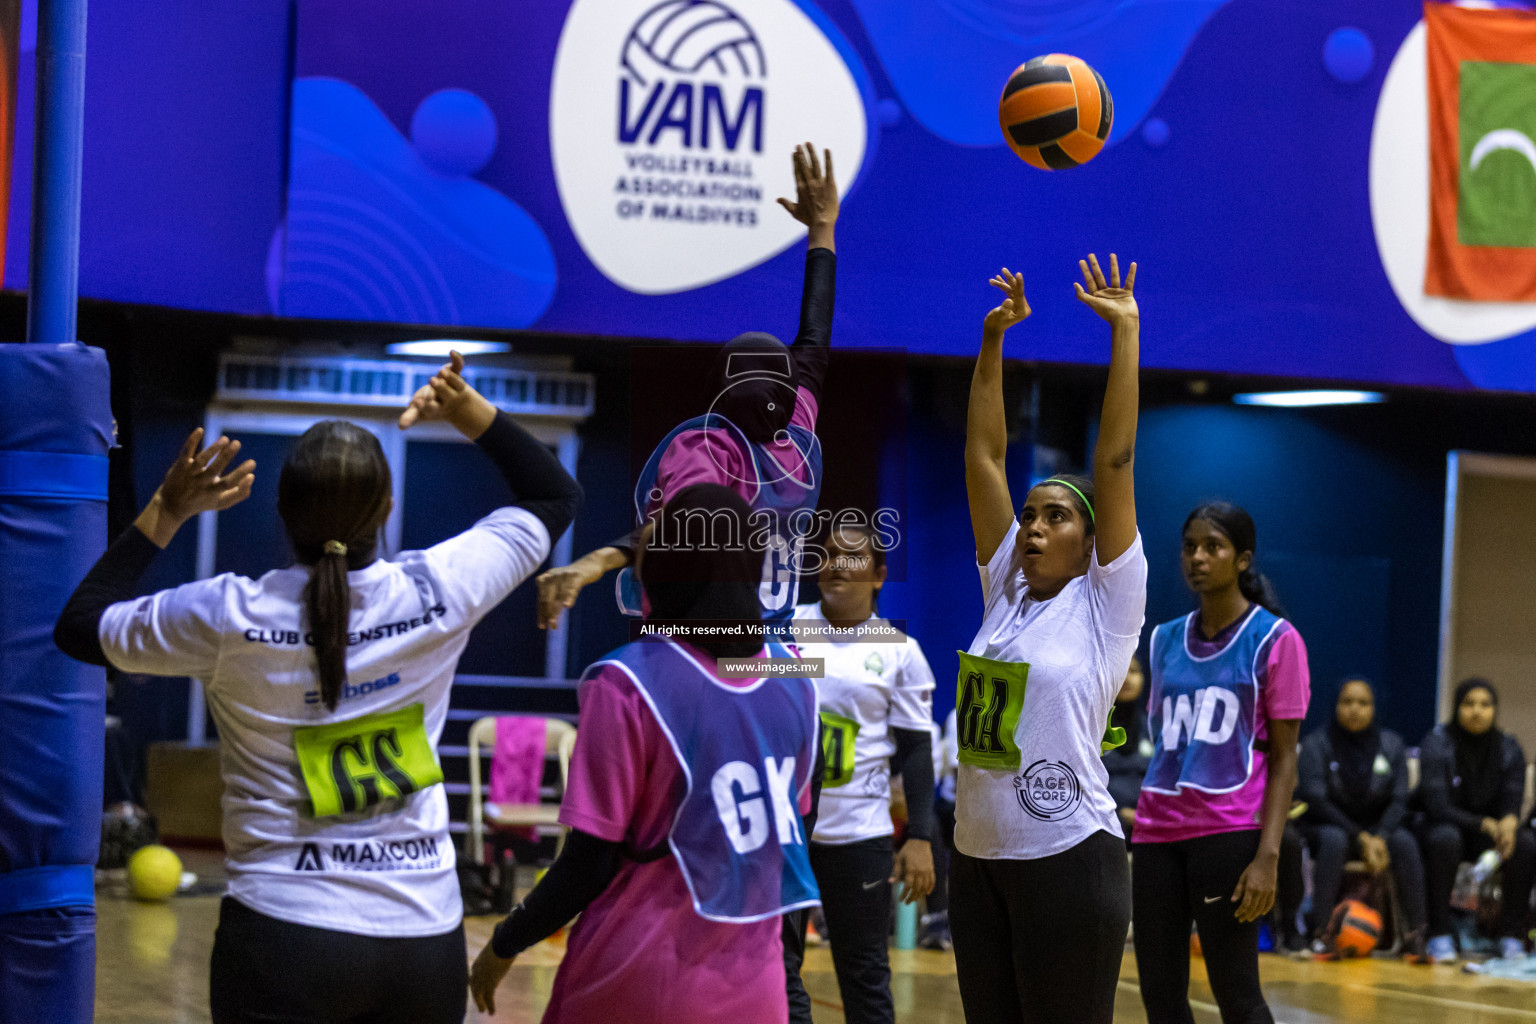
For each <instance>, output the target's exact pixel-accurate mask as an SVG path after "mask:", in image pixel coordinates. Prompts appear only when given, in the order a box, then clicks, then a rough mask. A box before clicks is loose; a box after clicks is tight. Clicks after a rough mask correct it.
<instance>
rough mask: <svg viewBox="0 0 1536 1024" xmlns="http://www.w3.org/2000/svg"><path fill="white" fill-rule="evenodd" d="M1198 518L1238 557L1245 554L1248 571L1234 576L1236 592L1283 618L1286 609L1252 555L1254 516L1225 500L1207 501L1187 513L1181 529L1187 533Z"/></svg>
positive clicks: (1254, 545) (1256, 544) (1255, 544)
mask: <svg viewBox="0 0 1536 1024" xmlns="http://www.w3.org/2000/svg"><path fill="white" fill-rule="evenodd" d="M1197 519H1201V520H1204V521H1205V522H1207V523H1210V524H1211V525H1212V526H1214V527H1215V528H1216V529H1217V530H1220V531H1221V533H1222V534H1223V535H1225V536H1226V538H1227V539H1228V540H1230V541H1231V542H1232V546H1233V547H1234V548H1236V549H1237V553H1238V554H1239V555H1241V554H1243V553H1244V552H1246V553H1247V554H1248V556H1249V559H1248V568H1246V569H1244V570H1242V572H1240V573H1238V576H1237V589H1238V590H1239V591H1240V592H1241V593H1242V595H1243V596H1244V597H1246V598H1247V599H1248V600H1249V601H1251V602H1253V603H1254V604H1256V605H1258V606H1259V607H1260V608H1263V609H1264V610H1265V611H1267V612H1269V613H1270V614H1272V615H1278V616H1279V617H1280V618H1282V619H1283V618H1285V606H1284V605H1282V604H1281V603H1280V595H1279V594H1278V593H1276V591H1275V586H1274V584H1273V583H1271V582H1270V581H1269V577H1268V576H1265V575H1264V574H1263V573H1261V572H1259V568H1258V560H1257V557H1256V556H1255V554H1254V552H1255V549H1256V547H1257V546H1258V530H1257V528H1256V527H1255V526H1254V525H1253V517H1252V516H1250V515H1249V514H1248V512H1247V511H1246V510H1245V509H1244V508H1243V507H1242V506H1240V505H1234V504H1232V503H1231V502H1227V501H1209V502H1206V503H1205V504H1204V505H1200V506H1197V507H1196V508H1195V510H1194V511H1193V512H1191V513H1190V514H1189V517H1188V518H1187V519H1185V520H1184V529H1185V530H1188V529H1189V524H1190V523H1193V522H1194V521H1195V520H1197ZM1181 532H1182V531H1181Z"/></svg>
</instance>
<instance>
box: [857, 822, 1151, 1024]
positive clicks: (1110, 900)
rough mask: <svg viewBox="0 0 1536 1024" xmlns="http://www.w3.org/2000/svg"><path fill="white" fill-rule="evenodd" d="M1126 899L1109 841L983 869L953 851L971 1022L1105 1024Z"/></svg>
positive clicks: (1103, 835) (1121, 948) (1097, 837)
mask: <svg viewBox="0 0 1536 1024" xmlns="http://www.w3.org/2000/svg"><path fill="white" fill-rule="evenodd" d="M1129 897H1130V871H1129V869H1128V867H1127V865H1126V862H1125V842H1124V841H1123V840H1122V839H1121V838H1120V837H1119V836H1112V835H1110V834H1109V833H1108V832H1095V833H1094V834H1093V835H1091V836H1089V837H1088V838H1087V839H1085V840H1083V841H1082V842H1081V843H1078V844H1077V845H1076V846H1074V847H1072V848H1071V849H1070V850H1066V851H1063V852H1062V853H1058V854H1055V855H1053V856H1050V857H1041V858H1039V859H1037V860H983V859H980V858H977V857H968V856H966V855H965V854H963V853H961V852H960V851H958V850H956V851H955V854H954V856H953V858H952V859H951V860H950V866H949V927H950V932H951V934H952V935H953V937H954V941H955V974H956V976H957V978H958V980H959V982H960V1002H961V1005H962V1006H964V1007H965V1019H966V1020H967V1021H968V1022H970V1024H1015V1022H1016V1024H1057V1022H1061V1024H1068V1022H1070V1024H1108V1022H1109V1021H1110V1020H1112V1019H1113V1017H1114V1013H1115V986H1116V984H1117V983H1118V982H1119V979H1120V961H1121V959H1122V958H1123V957H1124V955H1125V934H1126V927H1127V926H1128V925H1129V924H1130V918H1131V907H1130V898H1129ZM833 941H836V940H835V939H834V940H833Z"/></svg>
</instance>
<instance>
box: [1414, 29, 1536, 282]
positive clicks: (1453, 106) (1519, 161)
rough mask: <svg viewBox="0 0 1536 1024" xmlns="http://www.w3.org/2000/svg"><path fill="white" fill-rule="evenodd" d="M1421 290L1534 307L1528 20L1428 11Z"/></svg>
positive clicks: (1534, 123) (1535, 125) (1535, 222)
mask: <svg viewBox="0 0 1536 1024" xmlns="http://www.w3.org/2000/svg"><path fill="white" fill-rule="evenodd" d="M1424 20H1425V24H1426V25H1427V27H1428V48H1427V59H1428V74H1429V97H1430V104H1429V110H1430V133H1429V134H1430V230H1429V253H1428V259H1427V261H1426V265H1425V274H1424V291H1425V292H1426V293H1427V294H1429V295H1438V296H1444V297H1446V298H1451V299H1473V300H1480V301H1486V302H1536V12H1531V11H1522V10H1477V9H1466V8H1460V7H1453V6H1450V5H1447V4H1438V3H1427V4H1425V9H1424Z"/></svg>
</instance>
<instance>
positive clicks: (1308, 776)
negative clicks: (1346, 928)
mask: <svg viewBox="0 0 1536 1024" xmlns="http://www.w3.org/2000/svg"><path fill="white" fill-rule="evenodd" d="M1296 795H1297V796H1298V797H1299V798H1300V799H1302V800H1304V801H1306V803H1307V812H1306V815H1305V817H1303V819H1302V821H1301V832H1302V835H1303V836H1305V838H1306V841H1307V846H1308V847H1309V848H1310V849H1311V851H1312V864H1313V874H1312V886H1313V888H1312V909H1311V912H1310V913H1309V914H1308V916H1307V930H1308V931H1309V932H1310V933H1311V934H1312V935H1313V936H1314V940H1313V951H1314V952H1316V953H1321V954H1324V955H1327V954H1329V953H1331V952H1332V950H1331V949H1330V948H1329V947H1328V945H1327V944H1326V940H1325V939H1324V938H1322V937H1321V935H1320V933H1321V931H1322V928H1323V925H1325V924H1326V923H1327V921H1328V916H1329V915H1330V914H1331V913H1332V912H1333V908H1334V905H1335V904H1336V903H1337V902H1338V900H1339V887H1340V885H1341V884H1342V883H1343V879H1344V864H1345V862H1346V861H1347V860H1348V859H1349V858H1350V857H1358V858H1359V859H1361V860H1363V861H1364V862H1365V864H1366V867H1367V868H1369V869H1370V871H1371V873H1372V874H1380V873H1381V872H1383V871H1390V872H1391V873H1392V879H1393V881H1394V882H1396V883H1397V895H1398V903H1399V905H1400V906H1401V908H1402V912H1403V917H1404V918H1405V924H1406V926H1407V930H1408V956H1409V958H1410V959H1413V960H1414V961H1415V962H1420V963H1425V962H1428V959H1427V956H1426V954H1425V945H1426V935H1425V919H1426V915H1427V908H1426V903H1425V896H1424V865H1423V861H1422V858H1421V857H1420V855H1419V844H1418V841H1417V840H1416V839H1414V837H1413V833H1411V832H1409V831H1408V829H1407V828H1405V827H1404V820H1405V818H1406V817H1407V814H1408V758H1407V755H1406V753H1405V751H1404V747H1403V739H1402V737H1401V736H1399V735H1398V734H1397V733H1395V732H1392V731H1391V730H1389V729H1383V728H1382V727H1381V726H1380V725H1379V724H1377V722H1376V695H1375V692H1374V691H1373V690H1372V689H1371V684H1370V683H1369V682H1367V681H1366V680H1364V679H1361V678H1359V677H1353V678H1349V679H1345V680H1344V685H1343V686H1342V687H1340V689H1339V699H1338V701H1337V703H1336V704H1335V706H1334V714H1333V718H1332V720H1331V721H1330V722H1329V723H1328V724H1327V726H1325V727H1324V728H1322V729H1319V730H1317V731H1316V732H1314V733H1312V735H1310V736H1308V737H1307V738H1306V739H1304V740H1302V743H1301V758H1300V761H1299V762H1298V764H1297V784H1296Z"/></svg>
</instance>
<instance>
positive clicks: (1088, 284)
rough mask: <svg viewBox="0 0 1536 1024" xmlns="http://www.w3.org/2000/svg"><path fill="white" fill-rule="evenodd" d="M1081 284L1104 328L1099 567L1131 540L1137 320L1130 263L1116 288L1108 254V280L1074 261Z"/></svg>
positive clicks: (1096, 485) (1096, 486)
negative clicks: (1105, 359)
mask: <svg viewBox="0 0 1536 1024" xmlns="http://www.w3.org/2000/svg"><path fill="white" fill-rule="evenodd" d="M1078 266H1079V267H1081V269H1082V271H1083V284H1077V285H1073V287H1074V288H1076V289H1077V297H1078V299H1079V300H1080V301H1081V302H1082V303H1083V305H1085V306H1087V307H1088V308H1089V309H1091V310H1093V311H1094V312H1095V313H1097V314H1099V316H1101V317H1102V318H1103V319H1104V320H1105V321H1107V322H1108V323H1109V326H1110V352H1109V382H1108V383H1107V384H1106V385H1105V387H1104V411H1103V414H1102V415H1101V416H1100V418H1099V441H1098V444H1097V445H1096V446H1095V447H1094V450H1093V490H1094V498H1095V502H1096V504H1097V506H1098V507H1097V508H1095V509H1094V530H1095V534H1096V540H1095V542H1094V548H1095V552H1096V557H1097V558H1098V562H1099V564H1100V565H1108V564H1109V563H1111V562H1113V561H1114V560H1115V559H1117V558H1119V557H1120V556H1121V555H1123V554H1125V553H1126V551H1128V550H1129V549H1130V547H1131V545H1132V544H1134V543H1135V542H1136V486H1135V477H1134V474H1133V472H1132V468H1133V466H1134V464H1135V458H1136V417H1137V408H1138V384H1137V374H1138V372H1139V364H1140V358H1141V354H1140V353H1141V318H1140V314H1139V312H1138V311H1137V308H1136V297H1135V295H1134V294H1133V289H1134V288H1135V285H1136V264H1134V263H1132V264H1131V269H1130V272H1129V273H1128V274H1127V275H1126V277H1125V286H1124V287H1123V288H1122V287H1121V285H1120V262H1119V260H1118V258H1117V257H1116V256H1115V255H1114V254H1113V253H1111V254H1110V256H1109V278H1108V279H1107V280H1106V279H1105V277H1104V271H1103V270H1101V269H1100V268H1099V260H1098V257H1097V256H1093V255H1089V257H1088V258H1087V259H1086V260H1079V261H1078Z"/></svg>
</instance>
